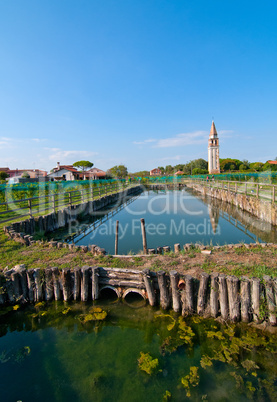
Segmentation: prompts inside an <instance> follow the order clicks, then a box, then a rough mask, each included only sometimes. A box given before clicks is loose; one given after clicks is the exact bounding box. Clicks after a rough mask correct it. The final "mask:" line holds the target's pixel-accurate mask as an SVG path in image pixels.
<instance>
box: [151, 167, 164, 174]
mask: <svg viewBox="0 0 277 402" xmlns="http://www.w3.org/2000/svg"><path fill="white" fill-rule="evenodd" d="M150 176H162V171H161V169H159V168H155V169H152V170H150Z"/></svg>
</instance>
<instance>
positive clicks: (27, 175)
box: [21, 172, 30, 179]
mask: <svg viewBox="0 0 277 402" xmlns="http://www.w3.org/2000/svg"><path fill="white" fill-rule="evenodd" d="M21 177H22V178H23V179H30V175H29V173H28V172H23V173H22V175H21Z"/></svg>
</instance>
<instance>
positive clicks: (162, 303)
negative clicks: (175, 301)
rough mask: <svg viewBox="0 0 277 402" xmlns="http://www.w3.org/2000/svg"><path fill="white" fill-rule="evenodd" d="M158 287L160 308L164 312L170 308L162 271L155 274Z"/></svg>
mask: <svg viewBox="0 0 277 402" xmlns="http://www.w3.org/2000/svg"><path fill="white" fill-rule="evenodd" d="M157 278H158V285H159V290H160V306H161V308H162V309H164V310H166V309H168V308H169V306H170V299H169V293H168V286H167V281H166V276H165V272H164V271H158V272H157Z"/></svg>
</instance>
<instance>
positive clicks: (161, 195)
mask: <svg viewBox="0 0 277 402" xmlns="http://www.w3.org/2000/svg"><path fill="white" fill-rule="evenodd" d="M140 218H144V219H145V222H146V234H147V245H148V248H156V247H163V246H170V247H173V245H174V244H175V243H180V244H181V246H183V245H184V244H186V243H202V244H204V245H207V244H213V245H224V244H227V243H239V242H245V243H251V242H256V241H266V242H276V240H277V233H276V228H274V227H272V226H271V225H270V224H268V223H265V222H263V221H261V220H259V219H258V218H256V217H254V216H252V215H250V214H248V213H247V212H244V211H241V210H239V209H237V208H235V207H233V206H232V205H230V204H226V203H223V202H220V201H218V200H215V199H211V198H203V197H202V198H201V197H199V195H196V194H195V193H194V192H192V191H190V190H187V189H186V190H185V189H183V190H180V191H145V192H144V193H142V194H141V195H140V196H139V197H134V198H132V199H130V200H129V201H128V202H127V203H125V204H122V205H119V206H118V205H117V206H114V207H111V208H109V209H108V210H105V211H100V212H98V213H97V214H96V215H94V216H92V217H89V218H87V219H86V220H85V221H82V222H80V221H76V222H73V223H72V224H71V226H70V227H69V228H67V230H66V231H63V232H57V233H56V234H55V236H56V239H63V240H64V239H66V241H69V242H72V241H74V243H76V244H78V245H90V244H96V245H98V246H101V247H103V248H105V250H106V251H107V252H108V253H109V254H114V243H115V225H116V220H118V221H119V253H120V254H128V253H129V252H134V253H138V252H140V250H142V240H141V224H140ZM51 237H53V234H51Z"/></svg>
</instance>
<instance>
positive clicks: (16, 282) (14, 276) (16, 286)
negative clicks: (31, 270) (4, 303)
mask: <svg viewBox="0 0 277 402" xmlns="http://www.w3.org/2000/svg"><path fill="white" fill-rule="evenodd" d="M11 280H12V286H13V294H14V297H15V300H16V301H18V300H19V298H20V296H21V286H20V279H19V275H18V272H12V273H11Z"/></svg>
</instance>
